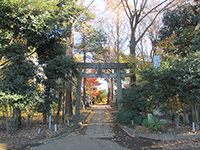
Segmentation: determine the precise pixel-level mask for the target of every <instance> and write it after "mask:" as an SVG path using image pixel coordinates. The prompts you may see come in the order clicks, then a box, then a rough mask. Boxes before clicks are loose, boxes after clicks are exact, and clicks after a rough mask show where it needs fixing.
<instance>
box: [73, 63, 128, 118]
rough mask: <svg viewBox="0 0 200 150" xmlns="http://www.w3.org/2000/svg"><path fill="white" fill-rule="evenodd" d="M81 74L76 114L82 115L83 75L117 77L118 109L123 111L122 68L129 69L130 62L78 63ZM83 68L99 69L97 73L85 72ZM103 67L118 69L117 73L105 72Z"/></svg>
mask: <svg viewBox="0 0 200 150" xmlns="http://www.w3.org/2000/svg"><path fill="white" fill-rule="evenodd" d="M78 65H79V68H78V71H79V72H80V76H79V77H78V81H77V94H76V110H75V116H74V117H79V116H80V106H81V79H82V77H103V78H107V77H110V78H111V77H117V93H118V111H121V109H122V106H121V100H122V87H121V77H122V74H121V69H128V68H129V67H128V63H78ZM82 69H97V74H95V73H84V72H82ZM102 69H117V73H113V74H104V73H102Z"/></svg>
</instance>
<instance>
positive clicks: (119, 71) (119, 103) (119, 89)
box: [117, 68, 122, 112]
mask: <svg viewBox="0 0 200 150" xmlns="http://www.w3.org/2000/svg"><path fill="white" fill-rule="evenodd" d="M117 94H118V111H119V112H120V111H121V110H122V104H121V102H122V86H121V68H117Z"/></svg>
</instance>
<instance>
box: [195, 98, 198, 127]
mask: <svg viewBox="0 0 200 150" xmlns="http://www.w3.org/2000/svg"><path fill="white" fill-rule="evenodd" d="M194 108H195V116H196V121H195V122H196V129H197V130H199V106H198V103H197V102H196V101H195V106H194Z"/></svg>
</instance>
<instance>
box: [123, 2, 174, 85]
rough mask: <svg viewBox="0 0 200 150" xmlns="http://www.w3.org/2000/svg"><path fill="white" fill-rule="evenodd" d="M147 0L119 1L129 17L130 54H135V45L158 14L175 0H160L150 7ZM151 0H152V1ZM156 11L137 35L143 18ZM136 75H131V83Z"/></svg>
mask: <svg viewBox="0 0 200 150" xmlns="http://www.w3.org/2000/svg"><path fill="white" fill-rule="evenodd" d="M148 2H149V1H148V0H142V1H139V0H133V2H132V3H130V2H129V1H128V0H121V3H122V5H123V7H124V10H125V12H126V15H127V17H128V19H129V23H130V30H131V39H130V54H131V55H133V56H135V55H136V46H137V44H138V42H139V41H140V40H141V38H142V37H143V36H144V35H145V33H146V32H147V30H148V29H149V28H150V27H151V26H152V24H153V23H154V21H155V20H156V18H157V17H158V16H159V14H161V13H163V12H164V11H165V10H166V9H167V8H168V7H170V6H172V4H175V3H176V2H175V0H162V1H161V2H159V3H158V4H157V3H156V4H155V5H154V6H153V7H152V8H149V7H148V6H149V4H148ZM152 2H153V1H152ZM153 12H157V13H156V14H155V15H154V16H151V17H152V19H151V20H149V21H148V24H146V27H145V28H144V30H143V31H142V32H140V34H139V35H138V26H139V25H141V23H142V22H143V20H144V19H146V18H148V17H149V15H150V14H152V13H153ZM135 81H136V75H132V76H131V83H132V84H133V83H135Z"/></svg>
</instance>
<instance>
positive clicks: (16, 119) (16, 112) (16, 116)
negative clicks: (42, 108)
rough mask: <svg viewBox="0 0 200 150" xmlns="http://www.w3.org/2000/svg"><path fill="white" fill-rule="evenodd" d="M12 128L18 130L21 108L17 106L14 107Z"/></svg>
mask: <svg viewBox="0 0 200 150" xmlns="http://www.w3.org/2000/svg"><path fill="white" fill-rule="evenodd" d="M14 122H15V123H14V128H15V130H18V129H19V128H20V127H21V123H22V122H21V110H20V108H19V107H16V108H14Z"/></svg>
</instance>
